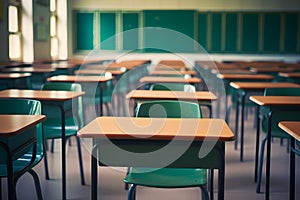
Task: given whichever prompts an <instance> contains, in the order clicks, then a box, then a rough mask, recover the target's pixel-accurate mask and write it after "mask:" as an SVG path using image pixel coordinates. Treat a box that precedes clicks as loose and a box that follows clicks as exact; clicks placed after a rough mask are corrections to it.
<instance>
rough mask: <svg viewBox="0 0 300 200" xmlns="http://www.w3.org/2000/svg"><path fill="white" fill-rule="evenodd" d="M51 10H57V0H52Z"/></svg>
mask: <svg viewBox="0 0 300 200" xmlns="http://www.w3.org/2000/svg"><path fill="white" fill-rule="evenodd" d="M50 11H51V12H55V11H56V0H50Z"/></svg>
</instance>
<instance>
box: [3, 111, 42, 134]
mask: <svg viewBox="0 0 300 200" xmlns="http://www.w3.org/2000/svg"><path fill="white" fill-rule="evenodd" d="M45 120H46V116H45V115H0V124H1V126H0V137H8V136H14V135H17V134H19V133H22V132H23V131H24V130H27V129H29V128H32V127H33V126H35V125H36V124H38V123H40V122H42V121H45Z"/></svg>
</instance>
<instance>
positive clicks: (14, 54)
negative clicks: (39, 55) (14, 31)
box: [9, 35, 21, 59]
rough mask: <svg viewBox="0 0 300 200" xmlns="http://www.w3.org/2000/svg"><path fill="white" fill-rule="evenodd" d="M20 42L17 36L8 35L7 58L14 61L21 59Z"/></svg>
mask: <svg viewBox="0 0 300 200" xmlns="http://www.w3.org/2000/svg"><path fill="white" fill-rule="evenodd" d="M20 44H21V41H20V36H19V35H9V58H10V59H16V58H20V57H21V45H20Z"/></svg>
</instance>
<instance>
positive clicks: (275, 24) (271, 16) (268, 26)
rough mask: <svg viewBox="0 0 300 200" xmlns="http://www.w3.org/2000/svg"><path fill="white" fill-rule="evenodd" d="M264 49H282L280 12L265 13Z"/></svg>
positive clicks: (271, 51) (266, 50)
mask: <svg viewBox="0 0 300 200" xmlns="http://www.w3.org/2000/svg"><path fill="white" fill-rule="evenodd" d="M263 24H264V26H263V51H264V52H270V53H273V52H279V50H280V13H265V14H264V17H263Z"/></svg>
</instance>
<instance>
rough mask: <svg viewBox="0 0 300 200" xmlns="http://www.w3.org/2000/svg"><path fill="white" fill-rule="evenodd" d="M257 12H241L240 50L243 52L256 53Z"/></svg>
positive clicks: (257, 34)
mask: <svg viewBox="0 0 300 200" xmlns="http://www.w3.org/2000/svg"><path fill="white" fill-rule="evenodd" d="M258 16H259V15H258V13H243V14H242V33H241V34H242V44H241V46H242V51H243V52H245V53H257V52H258V50H259V49H258V44H259V40H258V37H259V23H258V19H259V18H258Z"/></svg>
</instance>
